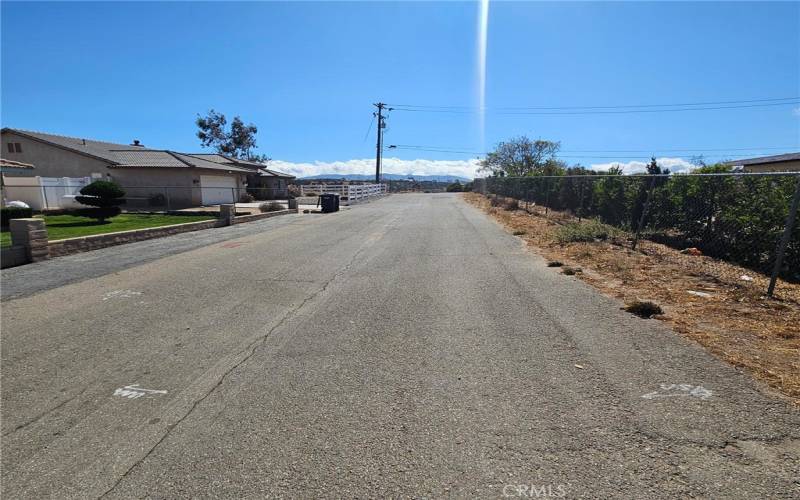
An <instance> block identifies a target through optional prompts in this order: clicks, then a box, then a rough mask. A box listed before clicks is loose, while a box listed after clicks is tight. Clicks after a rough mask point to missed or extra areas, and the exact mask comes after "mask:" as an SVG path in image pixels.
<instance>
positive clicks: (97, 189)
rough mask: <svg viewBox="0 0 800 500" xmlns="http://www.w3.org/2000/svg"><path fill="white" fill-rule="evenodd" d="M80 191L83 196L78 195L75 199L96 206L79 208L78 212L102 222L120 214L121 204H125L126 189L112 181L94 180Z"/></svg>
mask: <svg viewBox="0 0 800 500" xmlns="http://www.w3.org/2000/svg"><path fill="white" fill-rule="evenodd" d="M80 193H81V196H76V197H75V201H77V202H78V203H81V204H83V205H89V206H90V207H95V208H89V209H82V210H79V211H78V214H79V215H81V216H84V217H91V218H93V219H97V220H98V222H100V223H104V222H105V221H106V219H110V218H111V217H114V216H117V215H119V213H120V212H121V211H122V210H121V209H120V207H119V206H120V205H124V204H125V199H124V196H125V191H123V189H122V188H121V187H119V185H117V184H116V183H114V182H110V181H94V182H92V183H91V184H88V185H86V186H83V187H82V188H81V191H80Z"/></svg>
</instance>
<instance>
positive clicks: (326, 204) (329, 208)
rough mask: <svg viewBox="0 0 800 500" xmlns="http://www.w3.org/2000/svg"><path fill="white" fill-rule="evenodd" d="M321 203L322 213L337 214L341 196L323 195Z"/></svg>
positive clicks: (320, 199) (320, 197)
mask: <svg viewBox="0 0 800 500" xmlns="http://www.w3.org/2000/svg"><path fill="white" fill-rule="evenodd" d="M319 203H320V205H322V213H324V214H325V213H329V212H336V211H338V210H339V195H338V194H334V193H325V194H321V195H320V196H319Z"/></svg>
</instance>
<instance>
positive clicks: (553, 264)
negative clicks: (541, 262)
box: [547, 260, 564, 267]
mask: <svg viewBox="0 0 800 500" xmlns="http://www.w3.org/2000/svg"><path fill="white" fill-rule="evenodd" d="M563 265H564V263H563V262H561V261H558V260H551V261H550V262H548V263H547V267H561V266H563Z"/></svg>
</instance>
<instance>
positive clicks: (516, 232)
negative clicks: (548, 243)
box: [511, 229, 528, 236]
mask: <svg viewBox="0 0 800 500" xmlns="http://www.w3.org/2000/svg"><path fill="white" fill-rule="evenodd" d="M511 234H513V235H514V236H523V235H526V234H528V232H527V231H525V230H524V229H517V230H516V231H514V232H513V233H511Z"/></svg>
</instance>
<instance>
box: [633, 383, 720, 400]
mask: <svg viewBox="0 0 800 500" xmlns="http://www.w3.org/2000/svg"><path fill="white" fill-rule="evenodd" d="M713 394H714V393H713V392H711V391H710V390H708V389H706V388H705V387H703V386H702V385H691V384H661V385H660V386H659V390H657V391H653V392H648V393H647V394H644V395H643V396H642V397H643V398H644V399H659V398H674V397H684V398H691V397H694V398H700V399H703V400H705V399H708V398H710V397H711V396H713Z"/></svg>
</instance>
